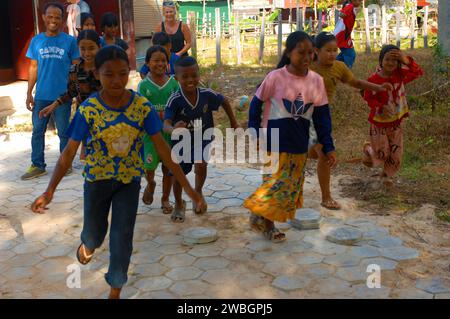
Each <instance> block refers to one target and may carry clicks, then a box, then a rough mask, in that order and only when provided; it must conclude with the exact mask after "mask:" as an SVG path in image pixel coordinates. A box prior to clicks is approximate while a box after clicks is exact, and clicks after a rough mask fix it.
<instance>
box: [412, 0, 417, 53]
mask: <svg viewBox="0 0 450 319" xmlns="http://www.w3.org/2000/svg"><path fill="white" fill-rule="evenodd" d="M416 9H417V7H416V4H415V1H414V5H413V7H412V13H411V49H414V42H415V40H416V21H417V13H416Z"/></svg>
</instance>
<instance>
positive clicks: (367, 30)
mask: <svg viewBox="0 0 450 319" xmlns="http://www.w3.org/2000/svg"><path fill="white" fill-rule="evenodd" d="M364 22H365V24H366V52H367V53H370V30H369V9H367V8H364Z"/></svg>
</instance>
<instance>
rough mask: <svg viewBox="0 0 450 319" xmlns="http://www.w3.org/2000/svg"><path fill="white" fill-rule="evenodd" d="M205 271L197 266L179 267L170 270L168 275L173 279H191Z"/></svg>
mask: <svg viewBox="0 0 450 319" xmlns="http://www.w3.org/2000/svg"><path fill="white" fill-rule="evenodd" d="M202 273H203V272H202V271H201V270H200V269H198V268H195V267H178V268H173V269H172V270H171V271H169V272H168V273H167V274H166V276H167V277H169V278H170V279H173V280H189V279H196V278H198V277H200V275H201V274H202Z"/></svg>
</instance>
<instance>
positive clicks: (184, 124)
mask: <svg viewBox="0 0 450 319" xmlns="http://www.w3.org/2000/svg"><path fill="white" fill-rule="evenodd" d="M185 127H187V124H186V122H184V121H178V122H176V123H175V125H174V126H173V128H174V129H176V128H185Z"/></svg>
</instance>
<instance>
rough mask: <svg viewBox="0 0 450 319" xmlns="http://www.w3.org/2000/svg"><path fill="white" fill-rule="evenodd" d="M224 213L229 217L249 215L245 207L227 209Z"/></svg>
mask: <svg viewBox="0 0 450 319" xmlns="http://www.w3.org/2000/svg"><path fill="white" fill-rule="evenodd" d="M222 213H224V214H228V215H247V214H248V209H247V208H244V207H233V206H230V207H226V208H225V209H224V210H223V211H222Z"/></svg>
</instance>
